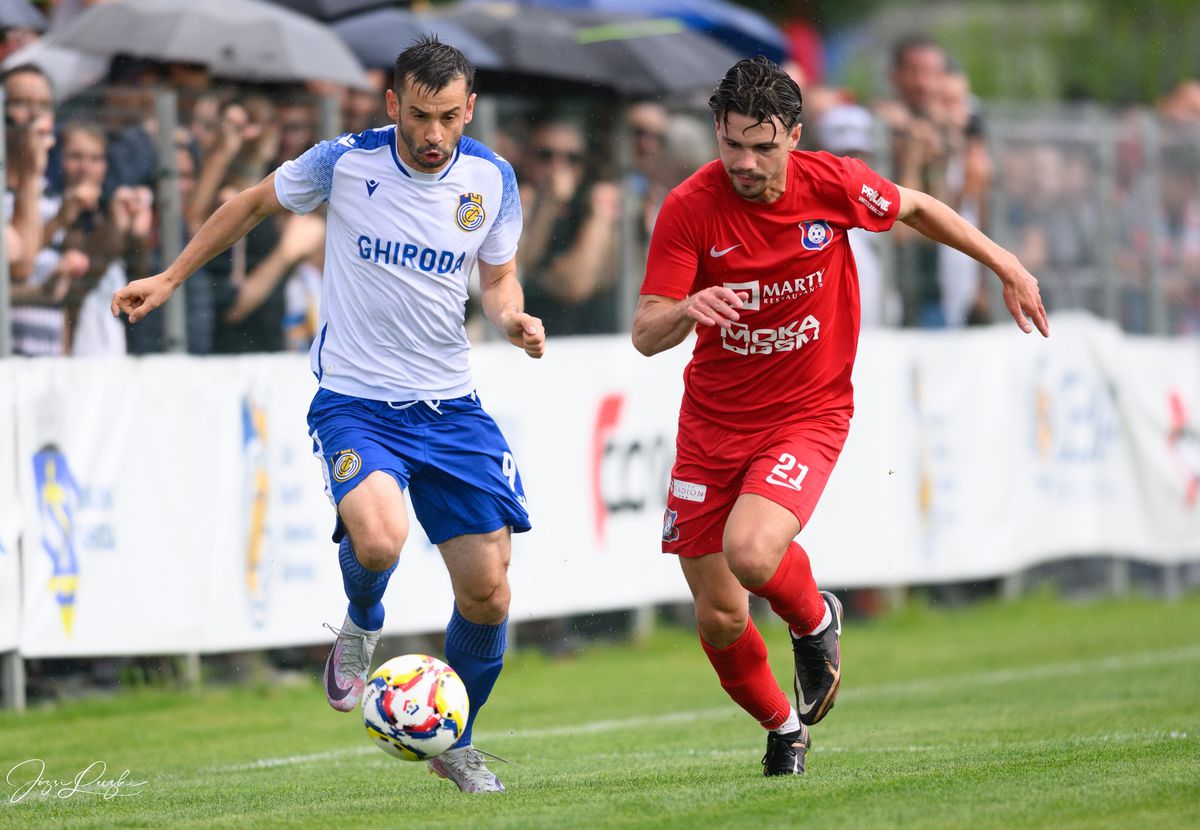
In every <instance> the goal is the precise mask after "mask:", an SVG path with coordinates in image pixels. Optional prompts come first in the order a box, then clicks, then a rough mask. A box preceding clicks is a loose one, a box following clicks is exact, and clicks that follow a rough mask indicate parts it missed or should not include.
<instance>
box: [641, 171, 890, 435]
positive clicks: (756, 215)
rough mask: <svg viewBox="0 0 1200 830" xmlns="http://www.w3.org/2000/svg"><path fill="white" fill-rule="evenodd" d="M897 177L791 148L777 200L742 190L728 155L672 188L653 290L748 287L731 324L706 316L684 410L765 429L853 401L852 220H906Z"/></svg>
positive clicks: (653, 251)
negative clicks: (752, 197) (726, 162)
mask: <svg viewBox="0 0 1200 830" xmlns="http://www.w3.org/2000/svg"><path fill="white" fill-rule="evenodd" d="M899 210H900V193H899V191H898V190H897V189H896V185H894V184H893V183H892V182H890V181H888V180H887V179H885V178H883V177H882V176H880V175H879V174H878V173H876V172H875V171H873V170H871V169H870V168H869V167H867V166H866V165H865V164H863V163H862V162H861V161H858V160H857V159H850V158H841V157H838V156H832V155H830V154H828V153H809V152H793V153H792V154H791V156H790V158H789V159H788V168H787V186H786V190H785V191H784V193H783V195H782V196H780V197H779V198H778V199H776V200H775V201H774V202H772V203H770V204H763V203H759V202H751V201H748V200H746V199H743V198H741V197H740V196H738V195H737V193H736V192H735V191H734V189H733V185H732V183H731V182H730V181H729V176H728V175H727V174H726V172H725V168H724V166H723V165H722V164H721V162H720V161H719V160H718V161H714V162H711V163H709V164H706V165H705V166H704V167H701V168H700V169H699V170H698V171H696V173H695V174H693V175H692V176H691V177H690V178H688V179H687V181H685V182H683V183H682V184H681V185H679V186H678V187H676V188H675V189H674V190H672V191H671V193H670V194H669V195H668V196H667V199H666V201H665V202H664V203H663V206H662V210H661V211H660V212H659V214H658V219H657V220H656V221H655V224H654V234H653V236H652V238H651V240H650V255H649V260H648V262H647V265H646V279H645V281H644V282H643V283H642V293H643V294H656V295H660V296H663V297H672V298H674V299H679V300H682V299H684V298H685V297H687V296H688V295H690V294H694V293H697V292H699V291H701V290H703V289H705V288H708V287H709V286H711V285H723V286H725V287H727V288H730V289H732V290H734V291H739V292H744V293H745V294H748V295H749V300H748V301H747V302H746V304H745V307H744V308H742V309H741V311H740V312H739V315H740V317H741V319H740V320H739V321H738V322H735V323H734V324H733V327H732V328H730V329H723V328H721V327H719V326H698V327H697V328H698V332H697V337H696V348H695V350H694V351H693V352H692V359H691V361H690V362H689V363H688V366H687V369H686V370H685V371H684V395H683V409H684V410H685V411H686V410H690V411H691V412H692V413H693V414H695V415H699V416H701V417H703V418H706V419H708V420H710V421H715V422H716V423H718V424H720V425H722V426H724V427H727V428H730V429H738V430H743V429H744V430H759V429H763V428H766V427H769V426H771V425H772V424H782V423H788V422H791V421H797V420H801V419H805V418H810V417H813V416H821V415H826V414H831V413H839V414H841V415H843V416H845V417H847V418H848V417H849V416H850V414H851V412H852V411H853V408H854V390H853V387H852V386H851V383H850V370H851V368H852V367H853V366H854V356H855V352H856V351H857V349H858V321H859V298H858V272H857V270H856V269H855V267H854V256H853V255H852V254H851V253H850V243H849V240H848V239H847V237H846V230H847V229H848V228H866V229H867V230H870V231H885V230H887V229H889V228H890V227H891V226H892V225H893V224H895V222H896V215H897V213H899Z"/></svg>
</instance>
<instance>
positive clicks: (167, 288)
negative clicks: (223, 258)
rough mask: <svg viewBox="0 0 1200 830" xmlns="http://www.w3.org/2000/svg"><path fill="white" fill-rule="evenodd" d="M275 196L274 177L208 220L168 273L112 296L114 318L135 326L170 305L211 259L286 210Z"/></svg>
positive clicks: (231, 201)
mask: <svg viewBox="0 0 1200 830" xmlns="http://www.w3.org/2000/svg"><path fill="white" fill-rule="evenodd" d="M283 209H284V208H283V205H281V204H280V203H279V198H278V197H277V196H276V195H275V174H274V173H271V174H270V175H269V176H267V177H266V178H265V179H263V180H262V181H261V182H259V183H258V184H256V185H254V187H250V188H247V189H246V190H243V191H242V192H241V193H239V194H238V195H237V196H234V197H233V198H232V199H230V200H229V201H228V202H226V203H225V204H223V205H221V207H219V208H218V209H217V211H216V212H215V213H214V214H213V215H212V216H210V217H209V218H208V221H206V222H205V223H204V224H203V225H202V226H201V227H200V230H198V231H197V232H196V235H195V236H194V237H192V241H191V242H189V243H188V244H187V247H185V248H184V249H183V253H181V254H180V255H179V258H178V259H176V260H175V261H174V262H173V263H171V265H170V267H168V268H167V270H165V271H163V272H162V273H161V274H155V275H154V276H152V277H146V278H145V279H140V280H134V281H133V282H131V283H129V284H128V285H126V286H125V287H124V288H122V289H120V290H119V291H117V292H116V293H115V294H113V298H112V313H113V316H114V317H118V316H120V314H121V313H122V312H124V313H125V314H127V315H128V316H129V322H131V323H136V322H137V321H138V320H141V319H142V318H143V317H145V316H146V315H147V314H149V313H150V312H151V311H153V310H154V309H156V308H158V307H159V306H160V305H162V304H163V303H165V302H166V301H167V298H168V297H170V296H171V294H173V293H174V292H175V289H176V288H178V287H179V286H180V285H182V284H183V281H184V280H186V279H187V278H188V277H190V276H191V275H192V274H194V273H195V272H196V271H197V270H198V269H199V268H201V267H202V266H203V265H204V264H205V263H207V262H208V261H209V260H210V259H212V258H213V257H215V256H216V255H217V254H219V253H221V251H224V250H225V249H226V248H228V247H229V246H230V245H232V244H233V243H234V242H237V241H238V240H239V239H241V238H242V237H243V236H245V235H246V234H248V233H250V231H251V230H252V229H253V228H254V226H255V225H257V224H258V223H259V222H261V221H262V220H263V219H265V218H267V217H268V216H271V215H272V214H275V213H279V212H281V211H282V210H283Z"/></svg>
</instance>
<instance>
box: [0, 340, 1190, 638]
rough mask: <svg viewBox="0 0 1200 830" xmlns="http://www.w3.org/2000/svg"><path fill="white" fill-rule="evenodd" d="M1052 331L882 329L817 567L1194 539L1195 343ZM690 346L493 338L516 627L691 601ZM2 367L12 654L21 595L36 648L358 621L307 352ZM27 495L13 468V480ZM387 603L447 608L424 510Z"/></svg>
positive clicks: (425, 625) (1020, 562) (952, 569)
mask: <svg viewBox="0 0 1200 830" xmlns="http://www.w3.org/2000/svg"><path fill="white" fill-rule="evenodd" d="M1053 331H1054V334H1053V337H1052V338H1051V339H1050V340H1048V341H1045V340H1042V339H1041V338H1035V337H1023V336H1021V335H1020V334H1019V333H1018V332H1016V331H1015V330H1013V329H1012V327H1011V326H998V327H996V328H993V329H988V330H980V331H970V332H954V333H950V332H941V333H915V332H870V333H868V334H867V335H864V337H863V341H862V344H861V347H860V357H859V362H858V366H857V368H856V372H855V386H856V400H857V414H856V415H855V418H854V422H853V425H852V427H851V432H850V438H849V440H848V442H847V445H846V449H845V452H844V453H843V456H842V459H841V461H840V462H839V465H838V468H837V470H836V471H835V473H834V475H833V478H832V479H831V481H830V484H829V487H828V489H827V490H826V493H825V495H824V497H823V498H822V500H821V504H820V505H819V506H818V509H817V511H816V513H815V514H814V517H813V520H812V523H811V526H810V527H808V528H805V529H804V531H803V532H802V533H801V535H800V541H801V543H802V544H803V545H804V546H805V548H806V549H807V550H808V551H809V553H810V554H811V556H812V559H813V565H814V570H815V572H816V575H817V578H818V580H820V581H821V582H822V583H823V584H828V585H831V586H843V587H855V586H866V585H883V584H903V583H912V582H922V583H928V582H939V581H950V580H961V579H969V578H977V577H991V576H1000V575H1003V574H1006V573H1010V572H1012V571H1014V570H1016V569H1019V568H1023V567H1026V566H1028V565H1031V564H1034V563H1037V562H1041V561H1045V560H1048V559H1052V558H1056V557H1063V556H1072V555H1080V554H1095V553H1115V554H1120V555H1127V556H1137V557H1139V558H1144V559H1148V560H1152V561H1157V562H1173V561H1182V560H1183V559H1188V558H1191V559H1195V558H1197V557H1200V344H1197V343H1196V342H1181V341H1155V340H1145V339H1133V338H1128V337H1124V336H1122V335H1121V334H1120V333H1119V332H1117V331H1116V330H1115V329H1113V328H1111V327H1108V326H1106V325H1103V324H1100V323H1097V322H1095V321H1092V320H1089V319H1086V318H1072V317H1059V318H1056V319H1055V320H1054V321H1053ZM689 350H690V347H689V346H682V347H680V348H677V349H674V350H672V351H670V352H668V353H665V354H662V355H658V356H656V357H654V358H651V359H647V358H644V357H642V356H641V355H639V354H637V353H636V352H635V351H634V350H633V348H632V346H631V345H630V344H629V342H628V339H627V338H626V337H624V336H620V337H597V338H575V339H569V340H561V341H554V342H552V343H551V344H550V348H549V350H548V353H547V356H546V358H545V359H543V360H541V361H531V360H529V359H527V358H525V357H524V356H523V355H522V354H521V353H520V352H519V351H517V350H516V349H513V348H512V347H510V346H507V345H503V344H488V345H486V346H484V347H481V348H478V349H477V350H476V353H475V359H474V365H475V376H476V380H477V383H478V386H479V392H480V396H481V399H482V400H483V403H484V406H485V408H486V409H487V410H488V411H489V412H490V413H491V414H492V415H493V417H494V418H495V419H496V420H497V422H498V423H499V424H500V426H501V428H502V429H503V430H504V432H505V434H506V435H507V437H508V439H509V442H510V444H511V445H512V447H513V450H514V454H515V455H516V458H517V462H518V465H519V467H520V471H521V476H522V479H523V481H524V484H525V488H526V492H527V495H528V498H529V507H530V512H531V515H532V519H533V525H534V528H533V530H532V531H531V532H529V533H526V534H520V535H518V536H516V537H515V538H514V543H513V562H512V568H511V578H512V584H513V604H512V614H513V618H514V619H515V620H518V621H520V620H526V619H530V618H535V617H543V616H547V615H555V614H563V613H581V612H587V611H594V610H604V609H612V608H626V607H634V606H638V605H643V604H646V603H652V602H662V601H674V600H686V599H688V596H689V595H688V592H687V587H686V585H685V583H684V581H683V578H682V576H681V574H680V572H679V568H678V564H677V563H676V562H675V559H674V557H671V556H664V555H662V554H661V553H659V549H660V548H659V539H660V535H661V528H662V517H663V510H664V507H665V495H666V488H667V480H668V477H669V472H670V468H671V463H672V460H673V457H674V435H675V424H676V417H677V413H678V408H679V399H680V395H681V394H682V377H681V376H682V371H683V367H684V365H685V364H686V362H687V359H688V357H689V354H688V352H689ZM0 380H6V381H7V382H4V383H2V384H0V390H2V391H0V470H4V471H5V472H6V474H8V475H9V476H10V477H11V472H12V471H13V470H15V471H16V472H17V474H18V478H17V486H18V488H19V499H14V498H11V493H10V494H9V495H10V497H9V498H4V499H3V500H2V501H0V545H2V546H3V548H2V550H0V648H2V647H3V646H4V643H5V642H8V643H9V645H11V644H12V642H13V641H14V640H15V639H16V637H17V624H16V623H17V621H16V619H15V614H16V608H17V607H18V606H19V607H20V608H21V609H22V610H21V615H20V627H19V632H20V637H19V642H20V649H21V651H22V653H23V654H25V655H26V656H30V657H37V656H71V655H84V654H131V653H168V652H187V651H204V652H213V651H224V650H240V649H251V648H260V647H270V646H280V645H290V644H302V643H314V642H321V641H323V640H326V639H327V638H328V637H329V636H330V635H329V634H328V632H325V631H323V630H322V628H321V623H323V622H329V623H331V624H333V625H339V624H340V623H341V621H342V617H343V615H344V613H345V598H344V595H343V591H342V586H341V577H340V572H339V569H338V566H337V551H336V548H335V546H334V545H333V543H332V542H331V541H330V532H331V531H332V528H333V519H334V513H333V508H332V506H331V505H330V504H329V502H328V500H327V499H326V497H325V494H324V482H323V477H322V474H321V470H320V465H319V464H318V462H317V461H316V460H315V459H314V458H313V457H312V454H311V452H312V447H311V443H310V441H309V439H308V436H307V429H306V423H305V413H306V411H307V407H308V403H309V400H310V399H311V396H312V394H313V392H314V391H315V382H314V380H313V378H312V376H311V375H310V374H309V372H308V370H307V364H306V361H305V359H304V358H303V357H300V356H297V355H277V356H266V357H244V358H223V359H218V358H208V359H189V358H184V357H158V358H143V359H137V360H134V359H130V360H108V361H105V360H83V359H73V360H62V361H58V360H37V361H12V362H9V363H6V364H0ZM14 411H15V412H16V423H15V430H16V442H15V444H16V458H15V460H13V459H11V458H10V459H7V460H8V462H9V463H5V461H6V459H5V456H4V452H5V449H4V448H5V446H7V447H8V448H9V450H8V451H9V452H12V446H13V441H12V430H13V428H14V425H13V424H6V421H5V419H6V418H8V417H11V413H13V412H14ZM6 436H7V438H6ZM5 440H7V445H5V444H4V443H3V442H4V441H5ZM12 486H13V483H12V482H11V481H7V483H6V480H5V479H4V478H3V477H0V495H3V494H4V488H5V487H8V488H9V490H11V488H12ZM18 501H19V503H20V505H21V508H20V511H19V515H16V513H15V511H14V510H13V509H12V507H11V506H12V505H14V504H16V503H17V502H18ZM5 508H8V512H7V513H6V512H3V511H4V509H5ZM410 515H411V511H410ZM18 526H19V529H20V531H22V532H23V534H24V542H23V546H22V547H23V562H24V568H23V577H22V579H21V590H20V599H21V602H20V603H18V602H17V596H16V593H15V591H13V589H12V587H11V585H12V581H13V580H14V579H15V578H16V573H17V569H16V563H15V555H14V554H13V548H14V547H15V543H14V541H13V540H14V539H15V536H16V533H17V529H18ZM6 586H8V587H7V588H6ZM384 603H385V606H386V608H387V612H388V613H387V622H386V624H385V626H386V629H387V630H388V631H389V632H391V633H405V632H418V631H430V630H436V629H440V628H441V627H442V626H444V624H445V622H446V620H447V619H448V617H449V614H450V609H451V603H452V598H451V593H450V587H449V580H448V579H447V577H446V574H445V570H444V568H443V566H442V563H441V558H440V556H439V555H438V553H437V550H436V549H435V548H433V547H432V546H431V545H430V544H429V543H428V540H427V539H426V537H425V535H424V533H423V532H422V530H421V528H420V526H419V525H418V524H417V523H416V522H415V521H413V522H412V525H411V531H410V534H409V540H408V543H407V544H406V546H405V548H404V552H403V553H402V555H401V560H400V567H399V568H398V570H397V571H396V574H395V575H394V576H393V578H392V581H391V584H390V586H389V588H388V592H387V595H386V596H385V598H384Z"/></svg>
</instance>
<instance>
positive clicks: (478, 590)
mask: <svg viewBox="0 0 1200 830" xmlns="http://www.w3.org/2000/svg"><path fill="white" fill-rule="evenodd" d="M511 598H512V593H511V592H510V590H509V587H508V579H507V577H506V576H505V575H504V574H503V573H501V574H499V575H498V576H495V577H493V578H489V579H477V580H473V581H472V583H471V584H470V585H468V586H463V587H462V588H460V589H459V590H458V591H457V592H456V593H455V596H454V602H455V604H456V605H457V606H458V613H460V614H462V615H463V616H464V617H466V618H467V619H468V620H470V621H471V622H473V623H478V624H480V625H496V624H497V623H501V622H504V619H505V618H506V617H507V616H508V603H509V600H510V599H511Z"/></svg>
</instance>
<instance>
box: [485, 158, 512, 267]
mask: <svg viewBox="0 0 1200 830" xmlns="http://www.w3.org/2000/svg"><path fill="white" fill-rule="evenodd" d="M493 160H494V162H495V165H496V167H497V168H499V170H500V178H501V191H500V207H499V209H498V210H497V211H496V221H495V222H493V223H492V227H491V228H489V229H488V235H487V238H486V239H484V240H483V244H482V245H480V246H479V258H480V259H481V260H483V261H484V262H486V263H488V264H489V265H503V264H504V263H506V262H508V261H509V260H510V259H512V258H513V257H514V256H516V255H517V242H518V241H519V240H520V239H521V225H522V217H521V194H520V192H519V191H518V190H517V174H516V173H514V172H513V168H512V165H511V164H509V163H508V162H507V161H505V160H504V159H502V158H500V157H499V156H493Z"/></svg>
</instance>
